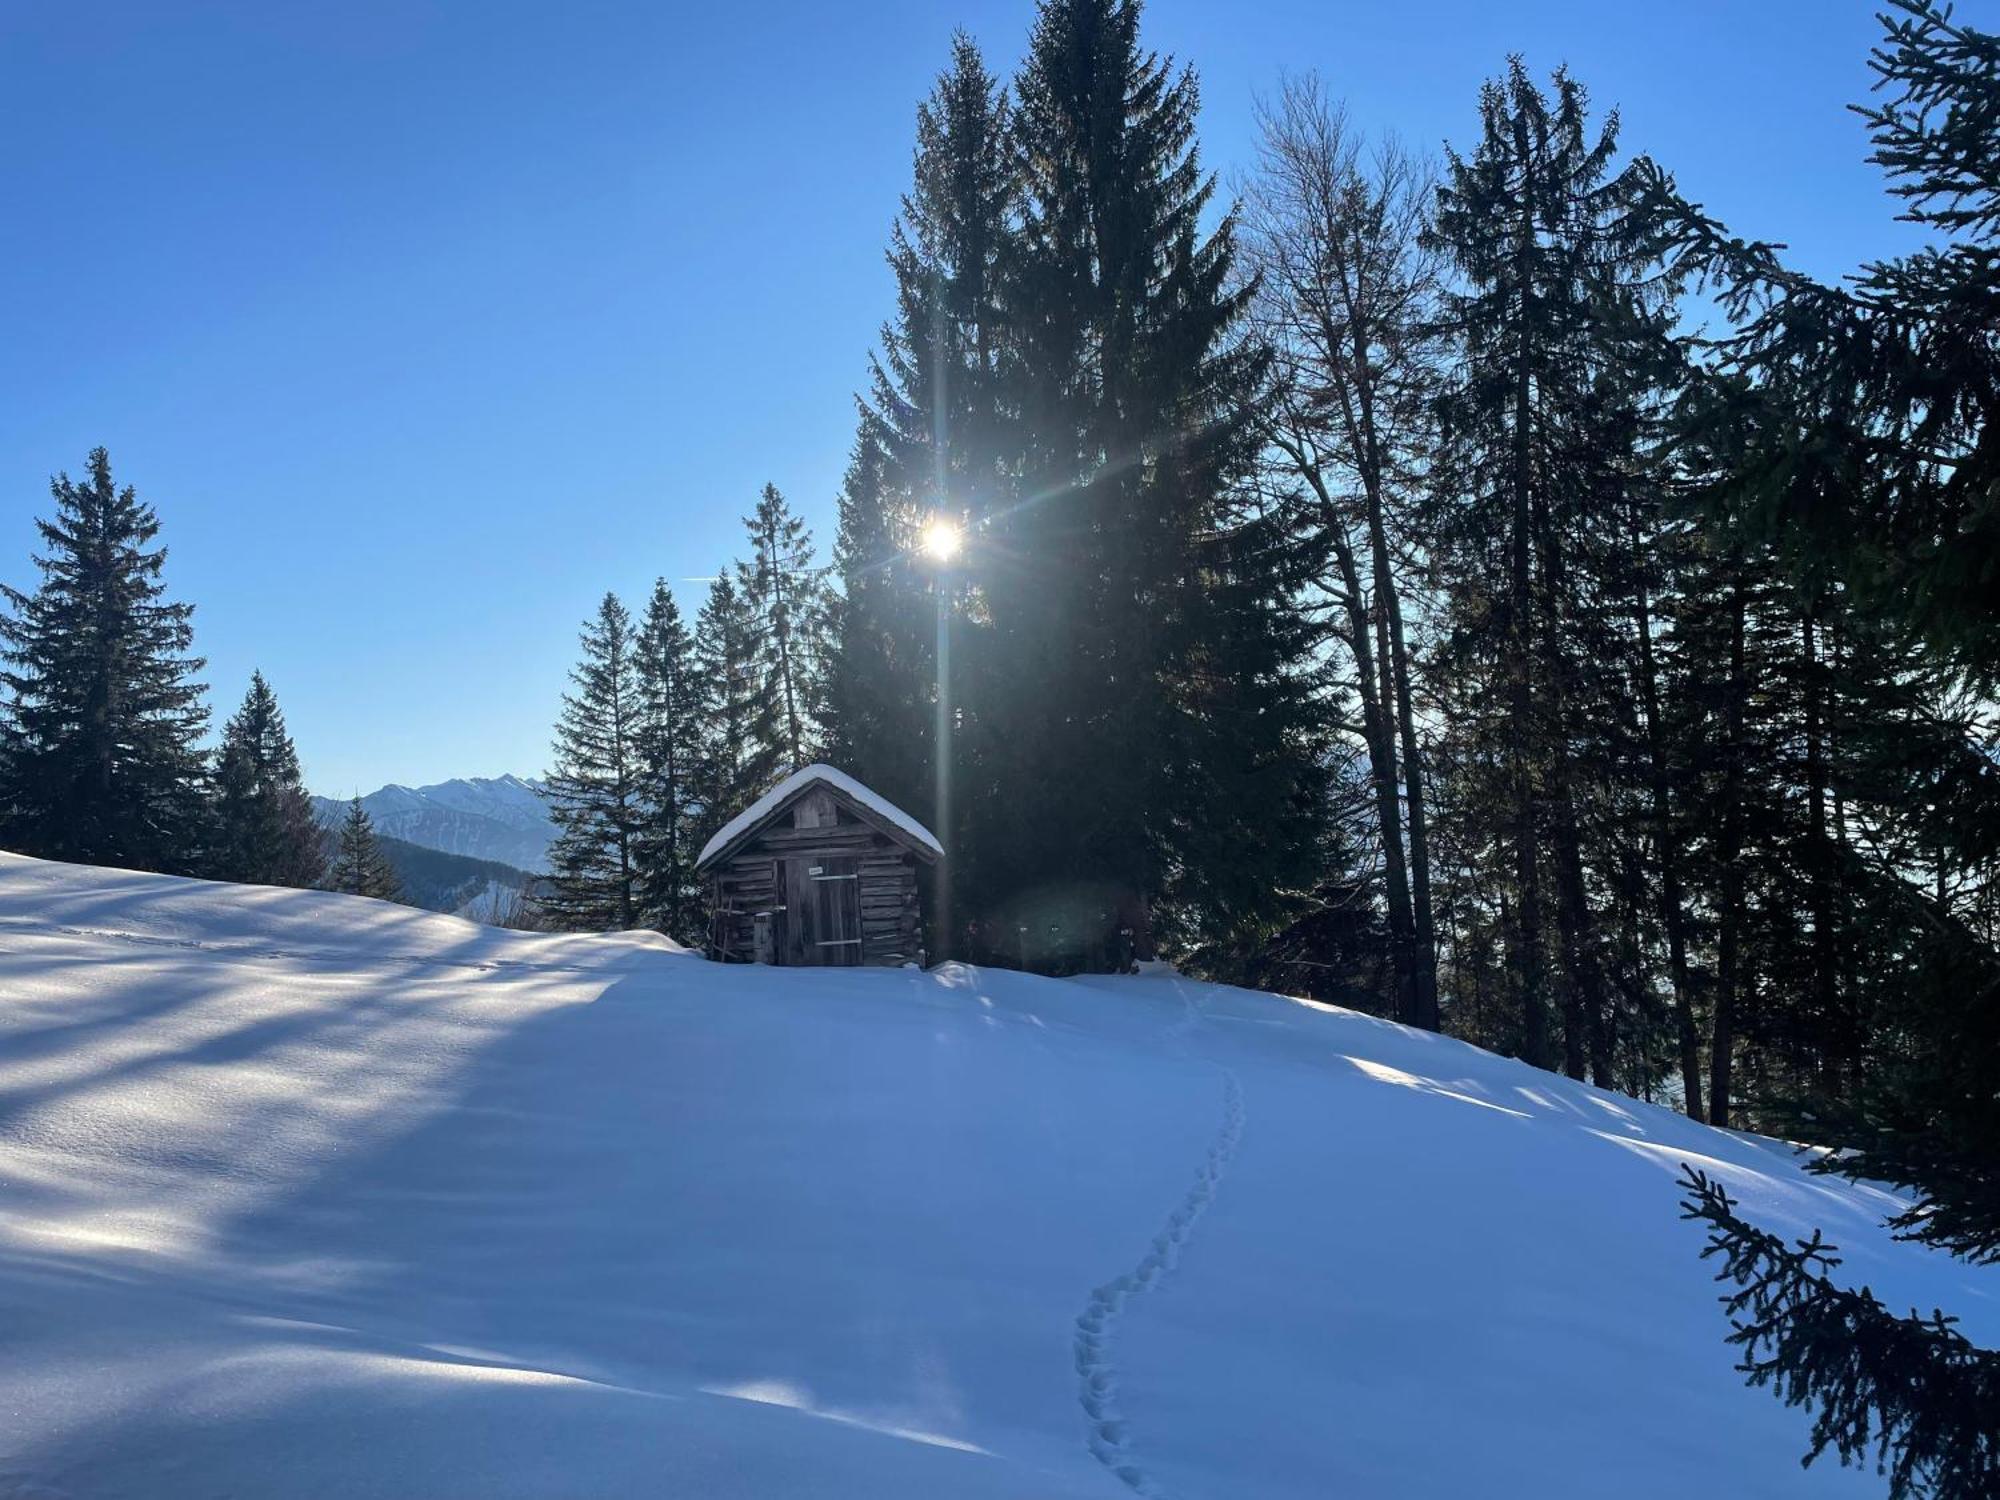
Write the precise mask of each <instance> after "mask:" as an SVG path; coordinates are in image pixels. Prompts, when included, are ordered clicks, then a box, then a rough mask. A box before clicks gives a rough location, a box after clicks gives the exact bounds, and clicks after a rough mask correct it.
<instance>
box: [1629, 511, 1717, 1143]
mask: <svg viewBox="0 0 2000 1500" xmlns="http://www.w3.org/2000/svg"><path fill="white" fill-rule="evenodd" d="M1632 563H1633V573H1632V577H1633V606H1634V614H1635V616H1636V620H1637V624H1638V628H1639V711H1640V712H1641V713H1642V714H1643V715H1644V716H1645V721H1646V724H1645V735H1646V772H1647V775H1646V779H1647V782H1648V783H1649V785H1650V788H1651V791H1652V802H1653V807H1652V812H1653V847H1654V849H1655V850H1656V851H1657V855H1658V859H1659V862H1660V886H1659V890H1660V920H1661V923H1662V925H1664V926H1665V928H1666V930H1667V976H1668V980H1669V982H1670V983H1671V984H1672V985H1673V991H1674V1034H1675V1039H1676V1041H1677V1042H1678V1043H1679V1047H1680V1061H1681V1094H1682V1097H1683V1099H1684V1100H1685V1105H1684V1107H1685V1108H1686V1110H1687V1113H1688V1117H1689V1118H1690V1119H1694V1120H1699V1119H1700V1118H1701V1117H1702V1115H1703V1113H1704V1111H1703V1110H1702V1106H1701V1033H1700V1031H1699V1030H1698V1029H1697V1028H1696V1026H1695V1019H1694V990H1693V982H1692V979H1691V976H1690V975H1689V972H1688V941H1687V911H1686V908H1685V906H1684V905H1683V903H1682V899H1681V844H1680V830H1679V829H1678V828H1677V827H1676V826H1675V824H1674V819H1673V805H1672V796H1671V789H1670V788H1669V786H1668V784H1667V760H1666V752H1665V747H1664V745H1663V743H1662V734H1661V729H1660V674H1659V666H1658V663H1657V662H1656V661H1655V659H1654V655H1653V609H1652V598H1651V592H1650V590H1649V589H1648V588H1647V587H1646V571H1645V560H1644V557H1643V556H1642V554H1641V551H1640V547H1639V536H1638V528H1637V527H1636V526H1635V527H1634V528H1633V537H1632Z"/></svg>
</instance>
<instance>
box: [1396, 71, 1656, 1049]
mask: <svg viewBox="0 0 2000 1500" xmlns="http://www.w3.org/2000/svg"><path fill="white" fill-rule="evenodd" d="M1480 115H1481V124H1482V133H1481V137H1480V141H1479V144H1478V146H1477V148H1476V149H1475V150H1474V151H1473V152H1472V154H1471V155H1470V156H1463V157H1462V156H1459V155H1457V154H1456V153H1453V154H1452V155H1451V156H1450V161H1449V171H1448V173H1447V178H1446V182H1445V184H1444V186H1443V187H1442V188H1441V189H1440V192H1439V195H1438V209H1437V218H1436V224H1435V241H1436V243H1437V244H1438V245H1439V247H1440V248H1441V249H1443V250H1444V251H1445V253H1446V254H1447V255H1448V256H1449V257H1450V260H1451V262H1452V264H1453V265H1454V266H1455V268H1456V269H1457V271H1458V273H1459V276H1460V278H1461V285H1460V287H1459V288H1457V289H1455V290H1454V291H1453V292H1452V293H1451V294H1450V295H1449V296H1448V298H1447V313H1448V316H1449V319H1450V322H1451V325H1452V329H1453V332H1454V335H1455V337H1456V340H1457V342H1458V345H1459V357H1460V361H1461V365H1460V369H1459V371H1458V372H1457V376H1456V379H1455V382H1454V384H1453V386H1452V388H1451V389H1450V390H1449V391H1448V392H1447V394H1446V398H1445V400H1444V402H1443V410H1442V414H1443V419H1444V424H1445V435H1446V440H1447V442H1448V444H1449V445H1450V446H1449V450H1448V453H1447V455H1446V456H1447V458H1448V459H1449V460H1450V462H1449V463H1448V464H1443V465H1440V469H1439V473H1440V475H1441V476H1443V478H1444V483H1443V484H1442V485H1441V486H1440V496H1441V499H1442V501H1443V504H1442V505H1441V508H1440V511H1439V519H1438V526H1437V533H1438V556H1439V559H1440V563H1441V567H1442V570H1443V574H1444V581H1445V583H1446V587H1447V590H1448V591H1449V594H1450V597H1451V603H1450V604H1449V605H1448V610H1449V613H1450V616H1451V619H1450V625H1451V633H1450V641H1451V648H1452V649H1451V656H1450V658H1449V660H1448V661H1447V662H1446V664H1445V666H1444V668H1443V674H1444V675H1445V676H1446V677H1448V678H1449V679H1451V680H1452V681H1453V682H1454V683H1455V684H1457V686H1456V687H1455V688H1454V691H1455V692H1457V693H1458V695H1459V697H1460V701H1461V703H1462V704H1463V705H1464V706H1466V707H1467V708H1468V709H1469V710H1471V712H1470V713H1468V714H1466V715H1464V716H1463V720H1464V722H1465V723H1467V724H1468V725H1470V724H1471V723H1473V722H1475V720H1474V718H1473V715H1475V714H1476V715H1477V716H1478V718H1480V719H1483V720H1484V722H1485V723H1486V724H1487V725H1490V726H1491V729H1489V730H1486V731H1483V732H1486V733H1494V732H1497V733H1498V734H1499V735H1500V736H1501V743H1500V744H1499V745H1497V746H1492V747H1487V749H1486V750H1484V751H1482V752H1481V753H1479V754H1477V755H1473V756H1469V757H1467V758H1468V759H1470V760H1471V761H1472V762H1473V763H1475V764H1478V765H1481V766H1483V767H1486V768H1488V769H1489V771H1490V773H1492V774H1494V775H1496V776H1497V780H1498V785H1496V786H1495V788H1494V790H1495V791H1496V792H1497V793H1499V798H1498V800H1497V801H1496V804H1495V806H1496V807H1504V808H1505V809H1506V810H1507V811H1506V812H1505V814H1504V822H1505V826H1506V828H1507V835H1506V838H1507V845H1508V849H1507V857H1508V860H1509V862H1510V865H1511V869H1510V871H1509V872H1508V874H1509V879H1508V884H1509V897H1510V908H1511V921H1510V922H1509V924H1508V930H1507V949H1508V964H1507V967H1508V970H1509V974H1510V978H1511V984H1512V989H1513V995H1514V1003H1515V1005H1516V1007H1517V1008H1518V1011H1519V1015H1520V1030H1519V1042H1518V1046H1519V1049H1520V1051H1521V1054H1522V1055H1523V1056H1524V1057H1526V1058H1527V1059H1528V1060H1529V1061H1531V1062H1534V1063H1538V1064H1540V1065H1543V1066H1553V1065H1555V1064H1556V1063H1557V1062H1558V1061H1559V1062H1560V1063H1561V1064H1562V1066H1563V1067H1564V1068H1565V1069H1566V1070H1567V1071H1568V1072H1569V1073H1571V1074H1572V1075H1573V1076H1576V1077H1582V1076H1584V1074H1585V1072H1586V1070H1587V1069H1589V1070H1591V1071H1594V1072H1595V1073H1596V1075H1597V1077H1598V1078H1599V1081H1600V1082H1606V1083H1608V1082H1610V1081H1611V1080H1610V1078H1609V1077H1608V1076H1607V1065H1608V1057H1609V1051H1610V1049H1609V1046H1608V1044H1607V1029H1606V1028H1607V1025H1608V1018H1609V1013H1608V1007H1607V1001H1608V996H1607V988H1606V982H1605V972H1604V954H1603V951H1602V941H1601V934H1600V932H1599V928H1598V923H1597V918H1596V913H1597V911H1598V909H1599V903H1598V901H1597V900H1596V899H1595V896H1594V893H1593V889H1592V885H1591V878H1590V876H1591V872H1590V861H1589V859H1588V858H1587V853H1586V849H1585V843H1586V839H1587V829H1588V824H1589V821H1590V815H1591V811H1592V809H1591V807H1590V799H1591V796H1592V791H1593V777H1594V772H1593V771H1592V769H1591V768H1590V767H1589V766H1588V765H1587V764H1586V761H1587V760H1588V759H1589V758H1590V757H1592V756H1593V755H1596V756H1598V757H1599V758H1602V756H1603V754H1604V746H1603V743H1602V741H1597V743H1595V744H1593V741H1594V740H1596V738H1597V736H1598V735H1599V734H1600V733H1601V731H1602V730H1603V729H1604V727H1605V726H1606V724H1607V723H1608V722H1609V721H1610V718H1611V717H1613V716H1616V715H1618V714H1621V713H1623V712H1624V711H1625V708H1624V705H1625V704H1626V703H1627V695H1626V694H1625V693H1624V692H1623V690H1622V684H1619V683H1617V682H1616V681H1615V680H1614V678H1613V676H1612V674H1611V669H1613V668H1614V667H1615V666H1616V665H1617V664H1618V663H1619V662H1620V661H1621V659H1622V657H1623V654H1624V646H1623V644H1622V643H1621V642H1620V641H1619V640H1618V638H1617V635H1616V632H1615V631H1614V630H1613V628H1612V626H1611V622H1610V621H1609V619H1608V618H1607V617H1606V615H1605V614H1604V613H1603V611H1602V610H1601V608H1600V607H1599V602H1598V595H1597V590H1596V587H1595V585H1596V584H1597V582H1598V581H1599V580H1600V579H1601V578H1603V577H1605V576H1607V575H1608V573H1609V571H1610V568H1611V562H1610V560H1609V556H1608V552H1607V548H1608V545H1609V543H1610V542H1611V540H1612V539H1613V538H1615V537H1616V536H1617V535H1618V531H1619V529H1620V528H1619V527H1618V525H1617V519H1618V516H1619V513H1620V509H1621V506H1620V501H1619V496H1620V494H1621V492H1622V490H1623V489H1624V487H1625V486H1626V485H1627V484H1628V483H1629V482H1630V479H1631V471H1632V470H1633V469H1634V468H1635V467H1637V455H1636V453H1635V442H1636V423H1635V419H1634V409H1635V407H1637V406H1638V405H1640V404H1641V403H1643V402H1644V401H1646V400H1647V399H1649V397H1650V396H1651V395H1652V394H1653V387H1654V384H1655V383H1656V382H1657V381H1658V380H1659V379H1660V378H1661V376H1662V370H1663V367H1664V366H1665V365H1666V364H1667V363H1668V360H1667V356H1668V354H1669V352H1670V346H1669V344H1668V341H1667V338H1666V332H1667V327H1668V325H1669V320H1670V316H1671V314H1670V309H1669V307H1668V306H1666V305H1665V304H1666V293H1667V292H1669V291H1670V290H1671V288H1670V287H1665V286H1663V285H1662V284H1661V282H1660V279H1659V276H1660V273H1659V255H1660V245H1659V243H1658V236H1657V234H1656V232H1655V231H1654V230H1653V229H1652V226H1651V221H1650V220H1649V219H1648V217H1647V216H1646V215H1644V214H1641V213H1638V212H1635V211H1634V209H1635V207H1636V206H1637V205H1638V203H1639V202H1640V200H1641V199H1642V197H1643V196H1644V187H1645V175H1644V171H1643V169H1642V168H1641V167H1640V166H1638V165H1637V164H1627V165H1626V166H1625V167H1624V168H1623V169H1622V170H1619V171H1616V172H1614V171H1613V170H1612V169H1613V165H1614V162H1615V159H1616V154H1617V117H1616V115H1615V113H1614V114H1613V115H1611V116H1610V117H1609V118H1608V119H1607V120H1606V121H1605V122H1604V124H1603V125H1602V126H1601V127H1600V128H1599V129H1598V130H1597V131H1596V132H1595V133H1593V132H1592V130H1591V129H1590V125H1589V120H1588V100H1587V97H1586V95H1585V93H1584V90H1583V88H1582V86H1581V85H1580V84H1579V83H1578V82H1577V81H1576V80H1575V79H1573V78H1571V77H1569V76H1568V75H1567V74H1566V73H1564V72H1561V71H1558V72H1557V74H1556V75H1555V78H1554V81H1553V88H1552V93H1551V94H1544V93H1543V92H1542V90H1541V89H1540V88H1538V87H1537V86H1536V84H1535V83H1534V81H1533V80H1532V79H1531V78H1530V77H1529V75H1528V72H1527V69H1526V67H1525V66H1524V65H1523V64H1522V63H1521V61H1520V60H1519V59H1518V58H1517V59H1515V60H1513V61H1512V62H1511V63H1510V64H1509V68H1508V72H1507V75H1506V76H1505V77H1504V78H1503V79H1501V80H1498V81H1496V82H1493V83H1489V84H1488V85H1487V86H1486V87H1485V89H1484V90H1483V91H1482V92H1481V96H1480ZM1492 751H1497V752H1498V753H1497V754H1495V753H1491V752H1492ZM1467 805H1468V806H1470V805H1471V804H1470V803H1468V804H1467ZM1487 815H1488V816H1491V815H1492V814H1491V812H1490V811H1489V813H1488V814H1487ZM1551 897H1552V898H1553V899H1552V900H1551V899H1550V898H1551ZM1551 918H1552V920H1551ZM1551 929H1552V930H1551ZM1551 991H1553V992H1554V995H1555V997H1556V999H1557V1006H1556V1008H1555V1012H1554V1014H1551V1013H1550V1009H1549V1006H1548V996H1549V994H1550V992H1551Z"/></svg>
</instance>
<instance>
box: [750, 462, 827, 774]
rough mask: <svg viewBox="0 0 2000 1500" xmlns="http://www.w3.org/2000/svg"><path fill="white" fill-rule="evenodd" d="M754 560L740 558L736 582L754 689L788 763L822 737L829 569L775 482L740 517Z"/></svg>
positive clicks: (781, 758)
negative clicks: (749, 633)
mask: <svg viewBox="0 0 2000 1500" xmlns="http://www.w3.org/2000/svg"><path fill="white" fill-rule="evenodd" d="M743 525H744V529H745V530H746V531H747V532H748V533H749V538H750V547H751V560H750V561H748V562H743V563H738V564H737V588H738V592H739V593H740V594H741V596H742V599H743V605H744V610H745V614H746V616H747V618H748V620H749V621H750V624H751V628H752V630H753V631H754V633H755V634H754V647H753V649H754V652H755V657H756V667H757V674H758V688H757V690H758V692H759V693H760V694H761V695H762V697H763V698H764V699H765V701H766V703H767V704H768V718H769V722H770V724H771V727H772V733H773V736H774V738H773V739H772V740H771V742H770V744H769V749H770V752H771V754H772V756H773V759H774V760H775V761H776V763H777V764H778V765H779V766H780V767H781V768H782V769H783V770H786V771H795V770H797V769H798V768H799V767H801V766H805V765H810V764H811V763H812V761H813V758H814V756H815V755H816V754H817V753H818V747H819V741H820V715H821V707H820V704H821V696H822V692H823V688H824V682H825V671H826V632H827V624H828V608H829V601H828V592H827V583H826V573H825V570H824V569H823V568H821V567H820V566H819V564H818V562H817V560H816V559H815V557H814V555H813V544H812V533H811V532H810V531H809V530H807V528H806V524H805V522H804V521H803V520H801V519H800V518H799V517H798V516H796V515H795V514H793V512H792V508H791V506H790V504H789V503H788V502H787V501H786V500H785V497H784V496H783V495H782V494H781V493H779V491H778V488H777V486H776V485H770V484H767V485H765V486H764V491H763V493H762V494H761V495H760V496H759V497H758V499H757V509H756V510H755V511H754V512H752V513H751V514H750V515H747V516H745V517H744V518H743Z"/></svg>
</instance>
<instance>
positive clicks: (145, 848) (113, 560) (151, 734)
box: [0, 448, 208, 871]
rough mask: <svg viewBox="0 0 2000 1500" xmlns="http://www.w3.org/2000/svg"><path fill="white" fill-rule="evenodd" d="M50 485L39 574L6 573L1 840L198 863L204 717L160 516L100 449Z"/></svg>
mask: <svg viewBox="0 0 2000 1500" xmlns="http://www.w3.org/2000/svg"><path fill="white" fill-rule="evenodd" d="M51 491H52V493H53V496H54V499H55V513H54V516H53V518H52V519H48V520H38V521H37V522H36V527H37V529H38V530H39V532H40V534H41V538H42V544H43V546H44V547H45V549H46V550H45V551H44V552H43V553H41V554H39V555H37V556H36V557H35V566H36V567H37V568H38V569H39V570H40V572H41V582H40V585H39V586H38V587H37V588H36V589H35V590H34V591H33V592H32V593H29V592H24V591H22V590H19V589H14V588H10V587H7V586H5V585H0V599H4V600H5V602H6V604H7V606H8V608H7V611H6V612H5V613H4V614H0V685H4V686H5V688H6V691H7V695H8V699H9V702H8V712H7V714H6V715H5V717H4V720H0V735H4V744H0V837H3V838H4V839H5V840H6V842H7V845H8V847H10V848H13V849H17V850H19V851H21V852H22V853H27V854H35V855H40V856H42V857H44V858H48V859H66V860H75V861H79V862H82V863H89V864H107V865H118V866H122V867H125V868H129V869H151V870H168V871H192V870H194V869H195V868H197V867H198V866H199V864H200V862H201V847H200V846H201V841H202V840H201V830H202V820H203V805H202V796H203V781H204V764H203V756H202V754H201V752H200V750H199V749H198V742H199V740H200V738H201V735H202V732H203V730H204V729H205V727H206V725H207V722H208V714H207V710H206V709H205V708H204V707H203V705H202V701H201V698H202V692H203V687H202V685H201V684H200V683H199V682H197V681H195V680H194V675H195V673H197V672H199V671H200V670H201V668H202V665H203V663H202V661H201V659H200V658H199V657H193V656H190V655H189V654H188V651H189V648H190V646H191V645H192V643H193V639H194V629H193V625H192V618H193V614H194V609H193V606H192V605H188V604H177V603H172V602H170V601H169V600H168V599H167V597H166V588H165V585H164V584H163V583H162V581H161V576H162V573H163V571H164V568H165V565H166V557H167V553H166V548H164V547H162V546H156V545H155V543H156V542H157V540H158V537H159V532H160V521H159V517H158V515H157V514H156V513H155V512H154V510H153V507H152V506H150V505H146V504H142V503H141V502H140V501H139V499H138V497H137V496H136V495H135V494H134V493H133V491H132V489H131V487H130V486H129V485H128V486H127V487H125V488H124V489H122V490H121V489H119V488H118V487H117V486H116V485H115V484H114V483H113V481H112V477H111V459H110V456H109V455H108V454H107V453H106V452H105V450H104V449H102V448H98V449H95V450H94V451H92V453H91V455H90V458H89V468H88V473H87V475H86V477H85V479H84V480H83V481H82V482H81V483H77V482H73V481H72V480H71V479H70V477H69V476H68V475H67V474H59V475H57V476H56V478H55V480H54V481H53V482H52V484H51Z"/></svg>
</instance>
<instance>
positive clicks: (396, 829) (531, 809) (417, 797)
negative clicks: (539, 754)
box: [313, 776, 556, 904]
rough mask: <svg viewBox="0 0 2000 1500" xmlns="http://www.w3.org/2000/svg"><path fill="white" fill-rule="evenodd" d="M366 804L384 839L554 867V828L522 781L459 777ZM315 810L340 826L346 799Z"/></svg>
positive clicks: (389, 791)
mask: <svg viewBox="0 0 2000 1500" xmlns="http://www.w3.org/2000/svg"><path fill="white" fill-rule="evenodd" d="M361 805H362V807H364V808H365V809H367V812H368V816H369V818H370V820H371V821H373V823H374V825H375V831H376V832H377V833H379V834H381V835H382V836H383V837H385V838H392V839H399V840H401V841H402V842H404V843H406V844H416V845H420V846H421V847H423V848H425V849H436V850H439V851H441V852H443V853H445V854H458V855H464V856H466V857H468V858H470V859H476V860H488V861H492V862H495V863H498V864H502V865H510V866H512V867H513V868H514V869H516V870H522V871H526V872H528V873H530V874H537V875H539V874H542V873H544V872H545V871H547V869H548V867H549V845H550V843H551V842H552V841H553V840H554V839H555V836H556V827H555V824H554V823H552V822H551V821H550V820H549V812H548V807H547V805H546V804H545V803H543V801H542V796H541V793H540V792H539V791H538V790H536V787H535V784H534V783H533V782H531V781H524V780H522V779H521V778H520V777H518V776H495V777H485V776H473V777H462V778H455V779H453V780H451V781H440V782H438V783H437V784H436V785H435V786H417V787H410V786H396V785H393V784H392V785H389V786H385V787H383V788H382V789H381V790H379V791H374V792H370V793H369V794H368V795H367V796H365V797H363V798H362V799H361ZM313 809H314V811H315V812H317V813H318V814H319V817H320V820H321V821H322V822H324V823H329V824H335V823H337V822H338V821H339V819H340V818H341V817H343V816H344V815H345V814H346V812H347V800H346V799H345V798H341V797H315V798H313ZM426 904H428V903H426Z"/></svg>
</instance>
